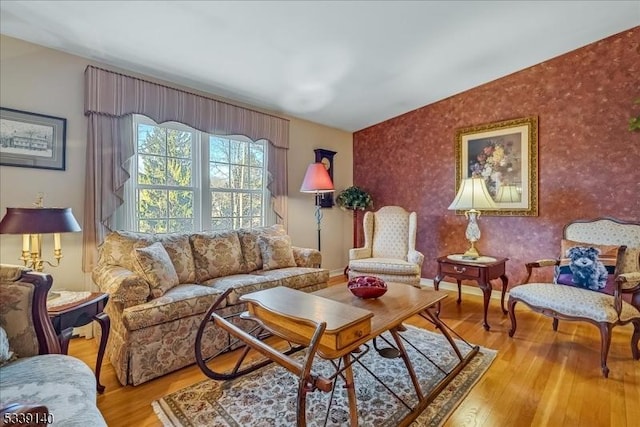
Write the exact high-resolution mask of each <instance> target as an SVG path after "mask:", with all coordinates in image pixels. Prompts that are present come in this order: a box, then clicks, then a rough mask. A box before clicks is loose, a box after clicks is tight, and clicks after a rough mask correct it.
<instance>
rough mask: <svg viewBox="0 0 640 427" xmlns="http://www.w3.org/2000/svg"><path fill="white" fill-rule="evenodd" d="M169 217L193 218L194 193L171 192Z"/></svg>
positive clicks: (185, 191)
mask: <svg viewBox="0 0 640 427" xmlns="http://www.w3.org/2000/svg"><path fill="white" fill-rule="evenodd" d="M169 217H170V218H193V191H188V190H169Z"/></svg>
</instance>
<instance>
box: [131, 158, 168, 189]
mask: <svg viewBox="0 0 640 427" xmlns="http://www.w3.org/2000/svg"><path fill="white" fill-rule="evenodd" d="M166 171H167V159H166V157H158V156H138V184H146V185H164V184H166V182H167V176H166Z"/></svg>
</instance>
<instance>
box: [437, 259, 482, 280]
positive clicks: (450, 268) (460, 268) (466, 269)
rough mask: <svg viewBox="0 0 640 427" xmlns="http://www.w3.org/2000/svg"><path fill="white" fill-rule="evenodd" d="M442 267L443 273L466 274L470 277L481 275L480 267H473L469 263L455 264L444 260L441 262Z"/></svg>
mask: <svg viewBox="0 0 640 427" xmlns="http://www.w3.org/2000/svg"><path fill="white" fill-rule="evenodd" d="M440 268H441V270H442V273H443V274H449V275H453V276H465V277H470V278H478V277H480V268H478V267H471V266H469V265H455V264H448V263H446V262H443V263H441V264H440Z"/></svg>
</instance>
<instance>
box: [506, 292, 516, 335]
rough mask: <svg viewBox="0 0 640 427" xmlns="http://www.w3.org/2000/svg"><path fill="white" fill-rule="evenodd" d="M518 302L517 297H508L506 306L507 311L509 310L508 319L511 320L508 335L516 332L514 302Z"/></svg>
mask: <svg viewBox="0 0 640 427" xmlns="http://www.w3.org/2000/svg"><path fill="white" fill-rule="evenodd" d="M517 302H518V300H517V299H515V298H511V297H510V298H509V307H508V311H509V319H510V320H511V329H509V336H510V337H513V334H515V333H516V327H517V324H516V311H515V308H516V303H517Z"/></svg>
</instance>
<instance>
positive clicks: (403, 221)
mask: <svg viewBox="0 0 640 427" xmlns="http://www.w3.org/2000/svg"><path fill="white" fill-rule="evenodd" d="M416 232H417V216H416V213H415V212H411V213H409V212H407V211H406V210H404V209H403V208H402V207H400V206H385V207H383V208H381V209H379V210H378V211H376V212H367V213H366V214H365V215H364V239H365V247H366V246H369V245H368V244H367V243H368V242H371V244H370V247H371V257H372V258H395V259H402V260H405V261H406V260H407V256H408V253H409V251H411V250H415V246H416Z"/></svg>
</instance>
